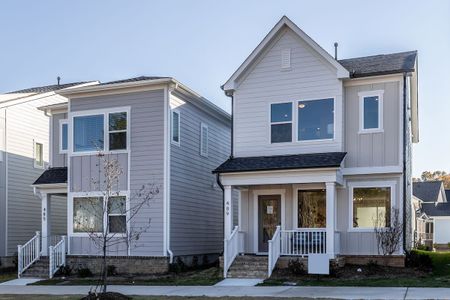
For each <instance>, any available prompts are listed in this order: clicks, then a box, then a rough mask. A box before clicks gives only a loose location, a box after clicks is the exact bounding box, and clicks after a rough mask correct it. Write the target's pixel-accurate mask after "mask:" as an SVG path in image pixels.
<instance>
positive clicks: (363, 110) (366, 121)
mask: <svg viewBox="0 0 450 300" xmlns="http://www.w3.org/2000/svg"><path fill="white" fill-rule="evenodd" d="M358 95H359V101H360V104H359V107H360V113H359V120H360V122H359V123H360V124H359V127H360V132H373V131H375V132H376V131H381V130H383V91H370V92H360V93H359V94H358Z"/></svg>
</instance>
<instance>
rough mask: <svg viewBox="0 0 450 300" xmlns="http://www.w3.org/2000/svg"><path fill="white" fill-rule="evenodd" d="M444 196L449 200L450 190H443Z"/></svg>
mask: <svg viewBox="0 0 450 300" xmlns="http://www.w3.org/2000/svg"><path fill="white" fill-rule="evenodd" d="M445 198H446V199H447V201H448V202H450V190H445Z"/></svg>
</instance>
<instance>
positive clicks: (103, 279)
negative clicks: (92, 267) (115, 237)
mask: <svg viewBox="0 0 450 300" xmlns="http://www.w3.org/2000/svg"><path fill="white" fill-rule="evenodd" d="M102 263H103V270H102V271H103V274H102V284H103V287H102V292H103V293H106V287H107V282H106V281H107V279H108V268H107V266H106V240H104V241H103V262H102Z"/></svg>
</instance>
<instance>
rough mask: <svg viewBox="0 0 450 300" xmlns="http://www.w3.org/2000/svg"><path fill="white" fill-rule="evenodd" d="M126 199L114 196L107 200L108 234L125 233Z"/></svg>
mask: <svg viewBox="0 0 450 300" xmlns="http://www.w3.org/2000/svg"><path fill="white" fill-rule="evenodd" d="M126 199H127V198H126V197H125V196H114V197H109V199H108V232H109V233H126V232H127V215H126V212H127V209H126Z"/></svg>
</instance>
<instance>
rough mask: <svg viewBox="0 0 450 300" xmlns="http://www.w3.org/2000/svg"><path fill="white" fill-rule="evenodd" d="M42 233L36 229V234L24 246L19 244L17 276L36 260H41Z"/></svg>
mask: <svg viewBox="0 0 450 300" xmlns="http://www.w3.org/2000/svg"><path fill="white" fill-rule="evenodd" d="M40 241H41V238H40V233H39V231H36V235H35V236H34V237H32V238H31V240H29V241H28V242H26V243H25V244H24V245H23V246H22V245H18V246H17V277H18V278H20V275H22V273H23V272H24V271H25V270H26V269H28V268H29V267H30V266H31V265H32V264H33V263H34V262H35V261H37V260H39V257H40V254H41V246H40Z"/></svg>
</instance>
